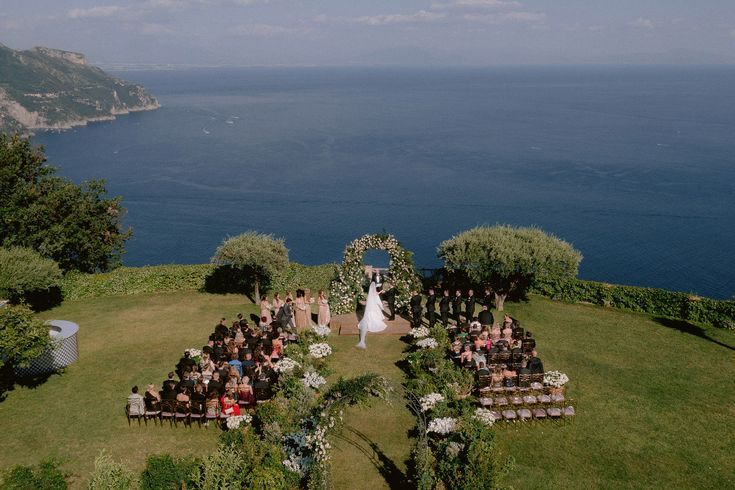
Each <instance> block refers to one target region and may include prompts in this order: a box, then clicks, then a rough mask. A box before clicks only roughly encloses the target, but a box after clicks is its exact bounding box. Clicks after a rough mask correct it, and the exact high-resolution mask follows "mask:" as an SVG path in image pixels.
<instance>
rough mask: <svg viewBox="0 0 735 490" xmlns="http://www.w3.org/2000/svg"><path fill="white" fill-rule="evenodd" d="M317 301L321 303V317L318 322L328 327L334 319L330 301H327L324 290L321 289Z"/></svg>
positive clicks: (321, 325)
mask: <svg viewBox="0 0 735 490" xmlns="http://www.w3.org/2000/svg"><path fill="white" fill-rule="evenodd" d="M317 302H318V304H319V317H318V321H317V324H318V325H319V326H320V327H326V326H327V325H329V322H330V321H331V320H332V314H331V313H330V311H329V301H327V297H326V296H324V291H319V299H318V300H317Z"/></svg>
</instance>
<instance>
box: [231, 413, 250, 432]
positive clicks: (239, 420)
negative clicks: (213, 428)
mask: <svg viewBox="0 0 735 490" xmlns="http://www.w3.org/2000/svg"><path fill="white" fill-rule="evenodd" d="M252 420H253V417H251V416H250V415H248V414H244V415H233V416H232V417H227V428H228V429H230V430H234V429H239V428H240V427H241V426H242V425H243V424H249V423H250V422H252Z"/></svg>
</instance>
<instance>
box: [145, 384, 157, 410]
mask: <svg viewBox="0 0 735 490" xmlns="http://www.w3.org/2000/svg"><path fill="white" fill-rule="evenodd" d="M143 398H144V399H145V406H146V408H147V409H148V410H150V411H152V412H155V411H156V410H158V408H159V406H160V403H161V394H160V393H159V392H158V390H157V389H156V387H155V385H152V384H151V385H148V387H147V389H146V390H145V395H143Z"/></svg>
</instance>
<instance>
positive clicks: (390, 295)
mask: <svg viewBox="0 0 735 490" xmlns="http://www.w3.org/2000/svg"><path fill="white" fill-rule="evenodd" d="M384 287H385V288H387V289H383V290H382V291H380V293H378V294H380V295H381V296H383V299H385V301H386V302H387V303H388V308H390V316H389V317H388V320H390V321H393V320H395V319H396V293H397V291H396V288H395V287H393V285H392V284H388V283H384Z"/></svg>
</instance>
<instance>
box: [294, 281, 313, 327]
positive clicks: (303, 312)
mask: <svg viewBox="0 0 735 490" xmlns="http://www.w3.org/2000/svg"><path fill="white" fill-rule="evenodd" d="M295 308H296V314H295V317H296V330H303V329H305V328H306V327H308V326H309V323H310V322H309V317H310V316H311V314H310V313H311V312H310V311H309V309H310V308H309V304H308V303H307V302H306V293H305V292H304V290H303V289H297V290H296V306H295Z"/></svg>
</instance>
